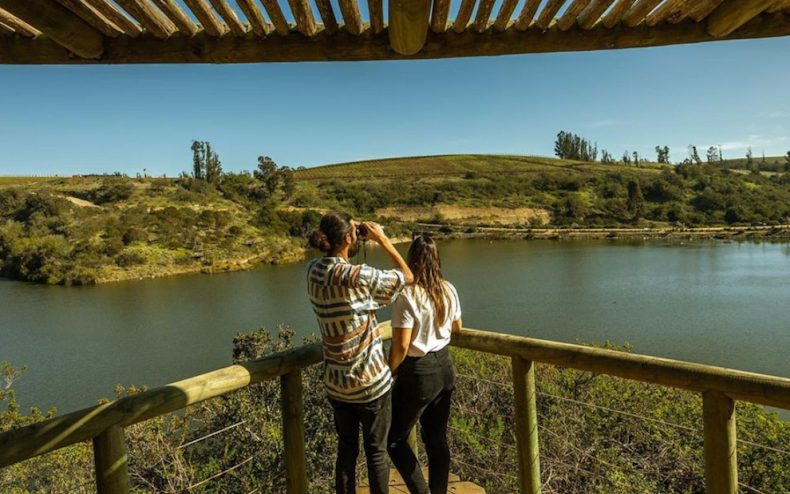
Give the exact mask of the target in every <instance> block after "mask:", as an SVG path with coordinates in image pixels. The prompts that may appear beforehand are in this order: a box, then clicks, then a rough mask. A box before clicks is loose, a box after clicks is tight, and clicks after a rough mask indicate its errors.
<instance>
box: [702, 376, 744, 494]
mask: <svg viewBox="0 0 790 494" xmlns="http://www.w3.org/2000/svg"><path fill="white" fill-rule="evenodd" d="M702 417H703V426H704V440H705V442H704V446H703V456H704V457H705V492H706V494H737V493H738V443H737V434H736V429H735V403H734V402H733V401H732V399H730V398H729V397H727V396H726V395H724V394H723V393H721V392H719V391H705V392H704V393H702Z"/></svg>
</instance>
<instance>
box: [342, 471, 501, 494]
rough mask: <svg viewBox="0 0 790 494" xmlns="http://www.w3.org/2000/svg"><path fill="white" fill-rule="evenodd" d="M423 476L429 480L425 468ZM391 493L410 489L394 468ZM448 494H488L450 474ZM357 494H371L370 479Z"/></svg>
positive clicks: (362, 482)
mask: <svg viewBox="0 0 790 494" xmlns="http://www.w3.org/2000/svg"><path fill="white" fill-rule="evenodd" d="M422 474H423V475H424V476H425V478H426V479H427V478H428V469H427V468H423V469H422ZM389 486H390V492H391V493H393V494H409V489H407V488H406V485H405V484H404V482H403V477H401V476H400V474H399V473H398V471H397V470H395V469H394V468H393V469H392V470H390V485H389ZM447 492H450V493H452V494H486V491H485V490H484V489H483V488H482V487H480V486H478V485H475V484H473V483H471V482H462V481H461V479H460V477H458V475H455V474H454V473H451V474H450V484H449V485H448V486H447ZM357 494H370V487H369V486H368V479H362V480H361V481H360V482H359V486H358V487H357Z"/></svg>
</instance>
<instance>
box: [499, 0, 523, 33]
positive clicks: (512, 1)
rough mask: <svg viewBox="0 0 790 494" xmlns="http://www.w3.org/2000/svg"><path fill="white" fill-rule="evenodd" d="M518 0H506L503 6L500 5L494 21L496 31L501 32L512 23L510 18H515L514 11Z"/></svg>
mask: <svg viewBox="0 0 790 494" xmlns="http://www.w3.org/2000/svg"><path fill="white" fill-rule="evenodd" d="M517 5H518V0H504V1H503V2H502V6H501V7H499V13H498V14H497V16H496V20H495V21H494V31H496V32H498V33H501V32H504V31H505V29H507V27H508V25H509V24H510V19H512V18H513V12H515V11H516V6H517Z"/></svg>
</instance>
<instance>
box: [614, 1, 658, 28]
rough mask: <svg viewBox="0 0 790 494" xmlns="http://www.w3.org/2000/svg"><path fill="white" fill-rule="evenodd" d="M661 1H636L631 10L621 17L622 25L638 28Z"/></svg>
mask: <svg viewBox="0 0 790 494" xmlns="http://www.w3.org/2000/svg"><path fill="white" fill-rule="evenodd" d="M662 1H663V0H637V1H636V3H635V4H634V6H633V7H631V9H630V10H629V11H628V12H626V13H625V15H624V16H623V24H625V25H626V26H627V27H634V26H638V25H639V24H640V23H641V22H642V21H644V20H645V18H646V17H647V14H649V13H650V12H651V11H652V10H653V9H654V8H656V6H657V5H658V4H659V3H661V2H662Z"/></svg>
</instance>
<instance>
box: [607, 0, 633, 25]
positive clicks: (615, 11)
mask: <svg viewBox="0 0 790 494" xmlns="http://www.w3.org/2000/svg"><path fill="white" fill-rule="evenodd" d="M635 1H636V0H618V2H617V3H616V4H614V6H613V7H612V8H611V10H609V12H607V13H606V15H605V16H604V17H603V20H602V21H601V23H602V24H603V25H604V27H607V28H609V29H611V28H613V27H615V26H616V25H618V24H620V23H621V22H622V21H623V16H624V15H625V14H626V12H628V11H629V10H630V9H631V7H632V6H633V5H634V2H635Z"/></svg>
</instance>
